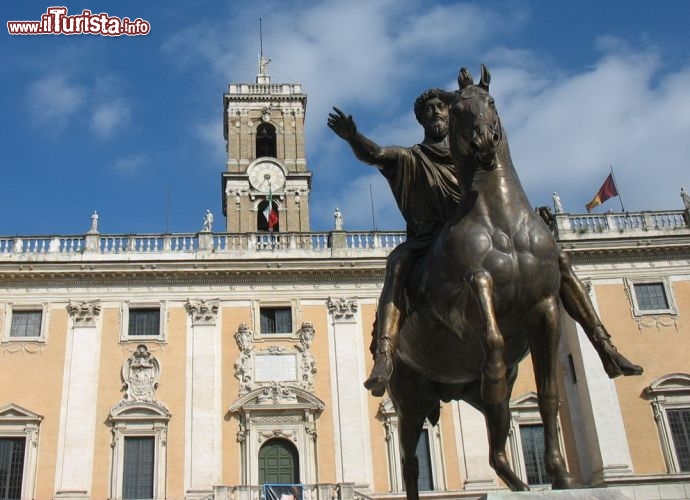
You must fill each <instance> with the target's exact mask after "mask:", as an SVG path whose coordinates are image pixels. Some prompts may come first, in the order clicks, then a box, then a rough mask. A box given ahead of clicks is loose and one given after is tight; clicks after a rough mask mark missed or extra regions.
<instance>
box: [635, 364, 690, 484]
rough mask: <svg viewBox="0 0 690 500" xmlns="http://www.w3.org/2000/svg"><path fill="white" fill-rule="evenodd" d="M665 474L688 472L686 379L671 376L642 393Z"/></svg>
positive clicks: (689, 382)
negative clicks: (662, 457)
mask: <svg viewBox="0 0 690 500" xmlns="http://www.w3.org/2000/svg"><path fill="white" fill-rule="evenodd" d="M644 394H645V396H646V397H647V398H648V399H649V400H650V402H651V404H652V415H650V418H654V421H655V423H656V426H657V430H658V431H659V440H660V441H661V450H662V452H663V454H664V460H665V462H666V470H667V471H668V472H669V473H672V474H673V473H678V472H690V375H689V374H687V373H671V374H669V375H664V376H663V377H659V378H658V379H656V380H655V381H654V382H652V383H651V384H650V385H649V387H647V388H645V390H644Z"/></svg>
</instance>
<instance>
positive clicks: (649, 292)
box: [635, 283, 668, 311]
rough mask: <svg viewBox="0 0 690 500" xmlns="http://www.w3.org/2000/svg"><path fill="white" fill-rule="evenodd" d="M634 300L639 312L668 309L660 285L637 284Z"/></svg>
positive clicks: (662, 287)
mask: <svg viewBox="0 0 690 500" xmlns="http://www.w3.org/2000/svg"><path fill="white" fill-rule="evenodd" d="M635 298H636V299H637V306H638V307H639V308H640V311H656V310H659V309H668V300H667V299H666V292H664V285H663V284H662V283H638V284H636V285H635Z"/></svg>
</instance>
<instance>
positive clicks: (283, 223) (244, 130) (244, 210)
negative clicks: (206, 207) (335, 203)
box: [222, 55, 311, 233]
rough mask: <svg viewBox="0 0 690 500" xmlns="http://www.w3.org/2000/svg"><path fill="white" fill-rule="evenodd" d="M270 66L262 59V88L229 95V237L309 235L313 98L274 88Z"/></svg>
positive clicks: (234, 87)
mask: <svg viewBox="0 0 690 500" xmlns="http://www.w3.org/2000/svg"><path fill="white" fill-rule="evenodd" d="M270 62H271V60H270V59H269V58H267V57H264V56H263V55H261V56H260V57H259V74H258V75H257V76H256V83H253V84H252V83H231V84H230V85H228V91H227V92H226V93H225V94H224V95H223V134H224V136H225V141H226V149H227V152H228V156H227V169H226V171H225V172H223V174H222V186H223V214H224V215H225V217H226V227H227V232H229V233H251V232H261V231H274V232H277V231H279V232H287V231H290V232H302V231H309V193H310V190H311V172H310V171H309V170H307V160H306V158H305V153H304V115H305V110H306V107H307V96H306V95H304V94H303V93H302V86H301V84H299V83H277V84H276V83H271V77H270V76H269V75H268V73H267V70H268V64H269V63H270Z"/></svg>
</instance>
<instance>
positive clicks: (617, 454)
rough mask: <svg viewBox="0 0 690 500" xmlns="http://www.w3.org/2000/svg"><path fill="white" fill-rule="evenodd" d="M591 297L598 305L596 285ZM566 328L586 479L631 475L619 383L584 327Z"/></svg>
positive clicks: (597, 480) (594, 481) (596, 480)
mask: <svg viewBox="0 0 690 500" xmlns="http://www.w3.org/2000/svg"><path fill="white" fill-rule="evenodd" d="M590 298H591V300H592V303H593V304H594V307H595V308H597V309H598V307H597V302H596V296H595V293H594V287H591V288H590ZM565 331H566V338H567V342H568V348H569V350H570V353H571V355H572V357H573V364H574V366H575V371H576V374H577V383H575V384H574V385H573V387H572V388H571V389H570V392H571V394H574V395H576V397H577V405H573V407H574V408H576V409H578V410H579V415H578V416H574V417H575V418H576V419H577V418H578V417H579V421H580V422H581V427H580V429H579V430H580V431H581V432H582V433H583V436H584V442H583V443H581V442H579V441H578V443H579V447H580V453H586V455H587V457H586V459H585V460H581V464H588V465H589V470H583V479H584V480H585V481H590V482H591V484H592V485H597V484H601V483H606V481H607V480H611V479H616V478H620V477H628V476H631V475H632V474H633V466H632V457H631V455H630V449H629V447H628V439H627V436H626V434H625V425H624V422H623V415H622V414H621V410H620V402H619V400H618V394H617V392H616V386H615V384H614V383H613V381H612V380H611V379H609V378H608V376H607V375H606V373H605V372H604V369H603V367H602V364H601V360H600V358H599V355H598V354H597V352H596V351H595V350H594V347H592V344H591V343H590V341H589V339H588V338H587V335H586V334H585V332H584V330H583V329H582V327H581V326H580V325H576V327H575V328H569V329H566V330H565Z"/></svg>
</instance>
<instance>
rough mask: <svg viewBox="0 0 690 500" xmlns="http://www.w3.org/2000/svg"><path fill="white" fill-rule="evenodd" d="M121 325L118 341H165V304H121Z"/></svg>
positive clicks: (162, 302)
mask: <svg viewBox="0 0 690 500" xmlns="http://www.w3.org/2000/svg"><path fill="white" fill-rule="evenodd" d="M121 314H122V323H121V329H120V341H121V342H126V341H136V342H141V341H142V340H144V339H146V340H149V339H150V340H154V341H159V342H163V341H165V339H166V330H167V326H166V318H167V303H166V302H165V301H161V302H158V303H156V302H149V303H137V304H132V303H129V302H125V303H123V304H122V310H121Z"/></svg>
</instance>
